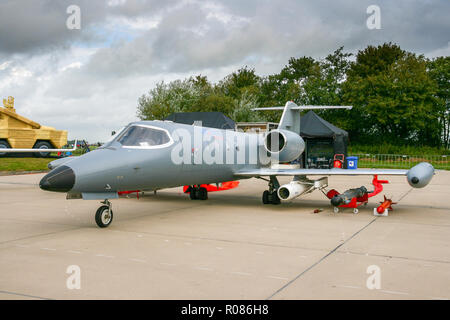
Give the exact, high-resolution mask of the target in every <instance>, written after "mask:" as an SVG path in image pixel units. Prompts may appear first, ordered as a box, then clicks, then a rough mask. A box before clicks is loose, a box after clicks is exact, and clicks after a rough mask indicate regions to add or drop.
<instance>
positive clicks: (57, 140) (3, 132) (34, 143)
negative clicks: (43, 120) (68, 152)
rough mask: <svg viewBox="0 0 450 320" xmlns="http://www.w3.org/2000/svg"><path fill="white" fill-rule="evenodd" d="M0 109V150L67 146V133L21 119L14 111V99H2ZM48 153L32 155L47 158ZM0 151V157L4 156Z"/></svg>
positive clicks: (43, 148)
mask: <svg viewBox="0 0 450 320" xmlns="http://www.w3.org/2000/svg"><path fill="white" fill-rule="evenodd" d="M3 106H4V107H0V150H1V149H2V148H14V149H40V150H45V149H60V148H62V147H63V146H64V145H66V144H67V131H66V130H56V129H55V128H52V127H46V126H41V125H40V124H39V123H36V122H34V121H32V120H30V119H27V118H25V117H22V116H20V115H18V114H17V113H16V110H15V109H14V98H13V97H8V99H3ZM49 154H50V152H36V153H33V155H34V156H35V157H47V156H48V155H49ZM5 155H6V153H5V152H3V153H2V152H1V151H0V156H5Z"/></svg>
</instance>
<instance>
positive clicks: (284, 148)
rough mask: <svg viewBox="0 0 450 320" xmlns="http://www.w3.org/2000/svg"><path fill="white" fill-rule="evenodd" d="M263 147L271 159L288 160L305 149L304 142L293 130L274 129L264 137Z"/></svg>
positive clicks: (298, 155)
mask: <svg viewBox="0 0 450 320" xmlns="http://www.w3.org/2000/svg"><path fill="white" fill-rule="evenodd" d="M264 148H265V149H266V150H267V152H269V153H270V156H271V158H272V161H277V162H290V161H293V160H295V159H298V157H300V155H301V154H302V153H303V151H304V150H305V142H304V141H303V139H302V137H300V136H299V135H298V134H296V133H295V132H292V131H288V130H279V129H276V130H272V131H270V132H268V133H267V134H266V136H265V137H264Z"/></svg>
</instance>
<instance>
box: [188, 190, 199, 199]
mask: <svg viewBox="0 0 450 320" xmlns="http://www.w3.org/2000/svg"><path fill="white" fill-rule="evenodd" d="M189 198H191V200H198V197H197V189H196V188H191V191H190V192H189Z"/></svg>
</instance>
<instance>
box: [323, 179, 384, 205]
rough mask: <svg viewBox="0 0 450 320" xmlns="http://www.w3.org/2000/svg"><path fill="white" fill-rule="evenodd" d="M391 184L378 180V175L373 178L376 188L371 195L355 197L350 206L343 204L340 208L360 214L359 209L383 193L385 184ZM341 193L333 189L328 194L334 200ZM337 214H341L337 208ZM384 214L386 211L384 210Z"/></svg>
mask: <svg viewBox="0 0 450 320" xmlns="http://www.w3.org/2000/svg"><path fill="white" fill-rule="evenodd" d="M384 183H389V181H388V180H378V175H374V176H373V180H372V184H373V186H374V187H375V189H374V191H373V192H371V193H365V194H364V195H363V196H362V197H354V198H352V199H351V201H350V202H349V203H348V204H342V205H340V206H339V208H353V213H358V209H357V208H358V207H359V206H361V205H366V204H367V203H368V202H369V198H371V197H373V196H376V195H377V194H379V193H380V192H381V191H383V184H384ZM339 194H340V193H339V192H338V191H337V190H335V189H332V190H330V191H328V193H327V194H326V196H327V198H328V199H333V197H334V196H336V195H339ZM334 211H335V212H339V209H338V208H337V207H335V208H334ZM383 212H384V210H383Z"/></svg>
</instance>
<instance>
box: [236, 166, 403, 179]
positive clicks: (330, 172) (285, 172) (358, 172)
mask: <svg viewBox="0 0 450 320" xmlns="http://www.w3.org/2000/svg"><path fill="white" fill-rule="evenodd" d="M408 171H409V170H398V169H339V168H334V169H270V168H267V169H265V168H262V169H249V170H246V169H244V170H240V171H237V172H236V173H235V175H237V176H243V177H260V176H335V175H338V176H339V175H340V176H364V175H375V174H377V175H391V176H392V175H393V176H406V175H407V174H408Z"/></svg>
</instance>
